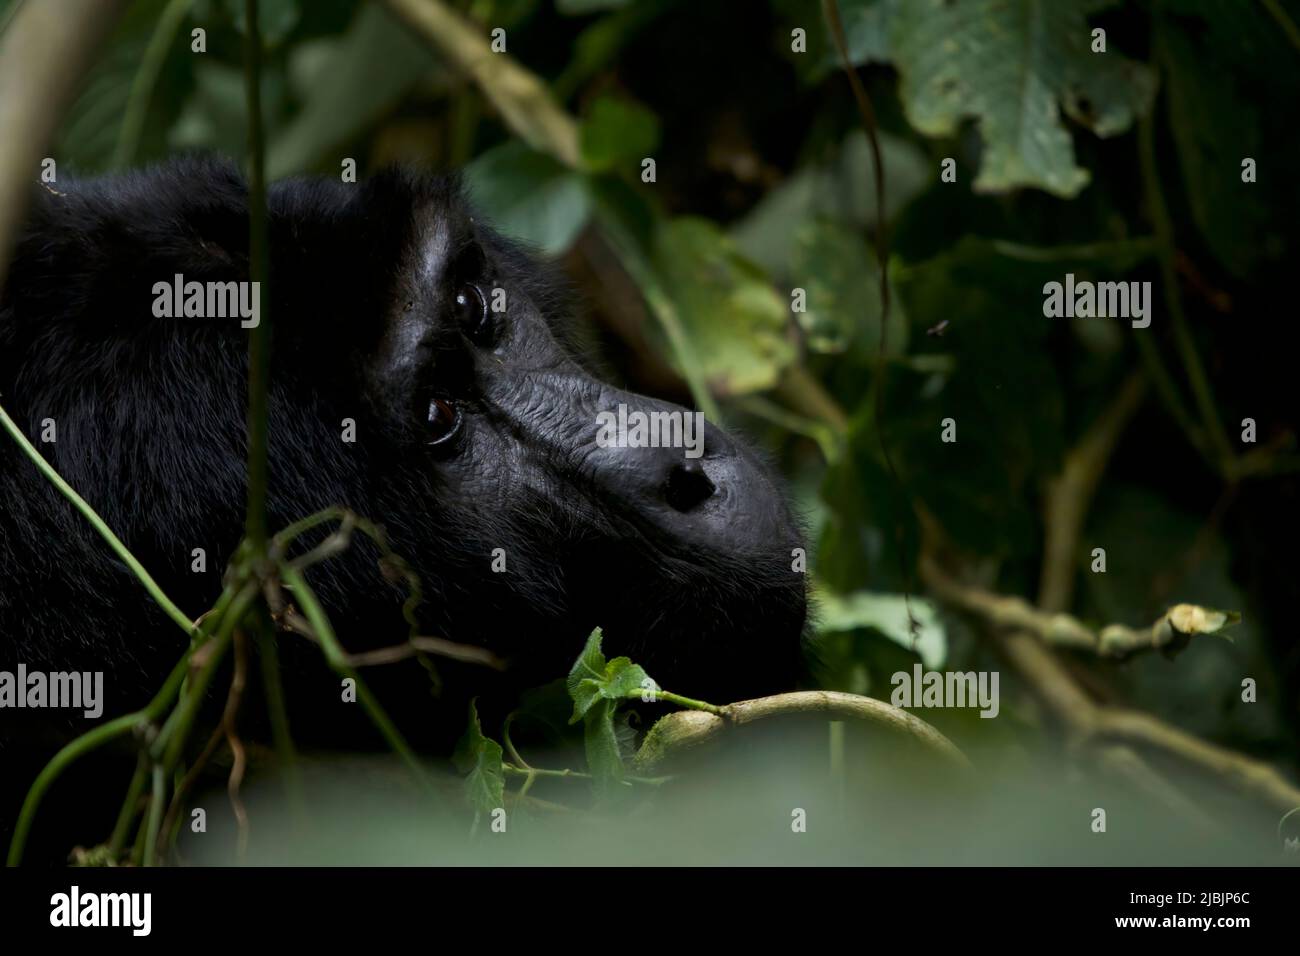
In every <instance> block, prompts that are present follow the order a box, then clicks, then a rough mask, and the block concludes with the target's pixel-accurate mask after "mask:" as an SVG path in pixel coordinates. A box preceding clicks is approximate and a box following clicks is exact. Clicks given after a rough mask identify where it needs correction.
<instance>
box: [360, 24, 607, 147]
mask: <svg viewBox="0 0 1300 956" xmlns="http://www.w3.org/2000/svg"><path fill="white" fill-rule="evenodd" d="M386 2H387V5H388V9H390V10H391V11H392V12H393V13H394V14H395V15H397V16H398V17H399V18H400V19H402V20H403V21H405V22H406V23H407V24H408V25H409V26H410V27H411V28H412V29H414V30H415V31H416V33H418V34H419V35H420V36H421V37H423V38H424V40H425V41H427V42H428V43H429V45H431V46H432V47H433V48H434V49H435V50H436V51H437V52H438V53H439V55H441V56H442V57H444V58H445V59H446V60H447V61H448V62H449V63H451V64H452V65H453V66H455V67H456V68H457V69H458V70H460V71H461V72H462V73H465V74H466V75H468V76H469V77H470V79H472V80H473V81H474V83H475V85H476V86H478V88H479V89H480V90H481V91H482V92H483V95H484V96H486V97H487V98H488V100H489V101H490V102H491V103H492V105H493V106H495V107H496V108H497V110H498V111H499V112H500V113H501V118H502V119H503V120H504V121H505V124H506V125H507V126H509V127H510V129H511V130H513V131H514V132H515V133H516V134H517V135H518V136H519V138H520V139H522V140H523V141H524V142H525V143H527V144H528V145H529V146H531V147H533V149H536V150H540V151H541V152H544V153H549V154H550V155H551V156H554V157H555V158H556V159H558V160H559V161H560V162H562V163H564V164H565V165H566V166H570V167H573V168H577V167H578V166H579V164H580V162H581V152H580V150H579V148H578V127H577V124H576V123H575V122H574V120H573V118H572V117H571V116H569V114H568V113H566V112H565V111H564V110H563V109H562V108H561V107H560V105H559V104H558V103H556V102H555V100H554V99H553V98H552V97H551V94H550V91H549V90H548V89H547V87H546V84H545V83H544V82H543V81H542V80H541V79H540V78H539V77H537V76H536V75H535V74H534V73H532V72H531V71H529V70H527V69H525V68H524V67H522V66H520V65H519V64H518V63H516V62H515V61H514V60H513V59H511V58H510V57H509V56H508V55H507V54H505V53H495V52H493V50H492V45H491V43H490V41H489V39H488V37H487V34H486V32H485V31H484V30H483V28H481V27H479V26H477V25H476V24H474V23H471V22H470V21H469V20H466V19H465V17H463V16H462V15H461V14H459V13H457V12H456V11H455V10H452V9H450V8H449V7H447V6H446V5H445V4H443V3H440V2H439V0H386Z"/></svg>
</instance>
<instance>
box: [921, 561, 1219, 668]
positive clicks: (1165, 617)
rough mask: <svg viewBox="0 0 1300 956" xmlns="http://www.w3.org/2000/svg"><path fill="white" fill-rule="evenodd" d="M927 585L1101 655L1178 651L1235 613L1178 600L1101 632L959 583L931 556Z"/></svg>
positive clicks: (1012, 624) (993, 618) (997, 623)
mask: <svg viewBox="0 0 1300 956" xmlns="http://www.w3.org/2000/svg"><path fill="white" fill-rule="evenodd" d="M926 560H927V561H929V562H930V564H931V565H932V566H931V567H930V568H929V569H928V578H927V580H929V582H930V586H931V588H932V589H933V590H934V592H935V593H936V594H937V595H938V596H939V597H940V598H942V599H943V601H944V602H945V603H948V604H951V605H953V606H954V607H957V608H960V609H961V610H963V611H967V612H969V613H972V614H975V615H978V616H979V617H982V618H984V619H985V620H987V621H988V622H989V624H991V625H993V626H994V627H997V628H1002V629H1006V630H1024V631H1028V632H1029V633H1030V634H1033V635H1034V636H1035V637H1037V638H1038V639H1039V640H1041V641H1043V642H1045V643H1047V644H1051V645H1054V646H1056V647H1066V648H1071V649H1074V650H1080V651H1088V652H1091V653H1093V654H1096V655H1097V656H1099V657H1109V658H1117V659H1122V658H1125V657H1129V656H1130V655H1132V654H1135V653H1138V652H1139V651H1150V650H1164V651H1166V652H1167V653H1172V652H1174V651H1177V650H1180V649H1181V648H1183V647H1184V646H1186V644H1187V642H1188V641H1189V640H1190V639H1191V638H1192V637H1193V636H1194V635H1197V634H1213V633H1215V632H1217V631H1219V630H1222V629H1223V628H1224V627H1227V626H1228V625H1230V624H1232V623H1234V622H1235V621H1236V615H1233V614H1229V613H1226V612H1223V611H1216V610H1213V609H1211V608H1204V607H1200V606H1199V605H1195V604H1176V605H1174V606H1173V607H1171V608H1170V609H1169V610H1168V611H1166V612H1165V613H1164V614H1162V615H1160V618H1159V619H1158V620H1157V621H1156V622H1155V623H1154V624H1152V625H1151V626H1150V627H1140V628H1134V627H1128V626H1127V625H1124V624H1111V625H1108V626H1106V627H1104V628H1102V629H1101V630H1100V631H1095V630H1093V629H1092V628H1089V627H1087V626H1085V625H1084V624H1083V623H1082V622H1080V621H1079V620H1078V619H1077V618H1074V617H1071V616H1070V615H1068V614H1060V613H1056V614H1053V613H1048V612H1047V611H1043V610H1039V609H1038V608H1036V607H1034V606H1033V605H1032V604H1030V603H1029V602H1028V601H1025V600H1023V599H1022V598H1018V597H1014V596H1006V595H1001V594H994V593H993V592H991V591H985V590H983V589H981V588H977V587H972V586H970V585H967V584H962V583H960V582H958V581H956V580H955V579H953V578H952V577H950V576H948V575H947V574H945V573H944V572H943V571H942V570H941V569H940V568H939V566H938V565H937V564H934V562H933V561H932V560H931V559H928V558H927V559H926Z"/></svg>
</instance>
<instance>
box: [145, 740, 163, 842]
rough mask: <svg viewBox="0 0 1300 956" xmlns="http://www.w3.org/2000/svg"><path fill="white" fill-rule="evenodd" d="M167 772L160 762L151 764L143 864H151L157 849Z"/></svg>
mask: <svg viewBox="0 0 1300 956" xmlns="http://www.w3.org/2000/svg"><path fill="white" fill-rule="evenodd" d="M166 782H167V772H166V771H165V770H163V766H162V764H160V763H155V764H154V765H153V798H152V799H151V800H150V801H149V820H148V829H147V830H146V831H145V836H144V865H145V866H153V865H155V863H156V861H155V859H154V854H155V853H157V851H158V831H159V830H160V829H161V828H162V806H163V788H164V786H166Z"/></svg>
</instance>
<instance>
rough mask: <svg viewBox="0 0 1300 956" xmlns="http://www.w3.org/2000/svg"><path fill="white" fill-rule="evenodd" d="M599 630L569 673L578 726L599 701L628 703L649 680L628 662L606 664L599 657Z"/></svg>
mask: <svg viewBox="0 0 1300 956" xmlns="http://www.w3.org/2000/svg"><path fill="white" fill-rule="evenodd" d="M601 636H602V635H601V630H600V628H596V629H595V630H594V631H592V632H591V635H590V636H589V637H588V638H587V645H586V646H585V647H584V648H583V650H582V654H581V655H579V657H578V659H577V661H575V662H574V665H573V669H572V670H570V671H569V677H568V680H567V682H566V686H567V688H568V691H569V696H570V697H571V698H572V699H573V717H572V719H571V720H570V721H569V722H570V723H575V724H576V723H577V722H578V721H579V720H582V719H583V718H584V717H586V716H587V715H588V713H589V712H590V711H591V709H592V707H594V706H595V705H596V704H597V703H598V702H599V701H601V700H611V701H619V700H627V699H628V698H631V697H635V696H638V695H639V694H640V693H641V689H642V686H643V684H644V682H645V681H647V680H649V679H650V677H649V675H648V674H646V672H645V670H644V669H643V668H641V667H640V665H637V664H633V663H632V661H631V660H630V659H629V658H626V657H616V658H614V659H613V660H612V661H608V662H607V661H606V660H605V655H604V654H603V653H601V650H600V642H601Z"/></svg>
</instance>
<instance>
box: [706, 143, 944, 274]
mask: <svg viewBox="0 0 1300 956" xmlns="http://www.w3.org/2000/svg"><path fill="white" fill-rule="evenodd" d="M880 152H881V157H882V159H883V160H884V166H885V212H886V215H887V216H888V218H889V219H890V220H891V221H892V220H893V219H896V218H897V217H898V214H899V213H900V212H901V211H902V210H903V208H904V207H905V206H906V205H907V204H908V203H910V202H911V201H912V200H913V199H914V198H915V197H916V196H917V195H918V194H920V193H921V192H922V191H923V190H924V188H925V186H926V184H927V183H929V182H930V181H931V180H932V179H933V177H934V165H933V163H931V162H930V161H929V159H928V158H927V157H926V156H925V154H924V153H922V152H921V150H919V149H918V148H917V147H916V146H914V145H913V144H912V143H909V142H907V141H906V140H903V139H900V138H899V137H897V136H891V135H889V134H888V133H883V132H882V133H881V134H880ZM874 171H875V160H874V159H873V158H872V154H871V144H870V142H869V141H868V139H867V134H866V133H865V132H863V131H862V130H854V131H853V132H852V133H850V134H849V135H848V136H846V137H845V138H844V141H843V142H842V143H841V144H840V145H839V147H838V148H836V149H834V150H832V151H831V152H830V154H829V155H827V156H824V157H820V158H818V159H817V160H815V161H813V162H809V163H807V164H806V165H804V166H801V167H799V169H797V170H796V171H795V172H794V173H792V174H791V175H790V176H789V177H787V178H786V179H785V180H784V181H783V182H782V183H781V184H780V185H778V186H777V187H776V188H775V189H773V190H772V191H771V192H769V193H768V194H767V195H766V196H764V197H763V198H762V200H760V201H759V203H758V205H756V206H755V207H754V208H753V209H752V210H751V211H750V212H749V214H748V215H746V216H745V217H744V218H743V219H742V220H740V222H739V223H737V224H736V225H735V226H733V227H732V230H731V235H732V237H733V238H734V239H735V240H736V244H737V246H738V247H739V248H740V250H741V252H742V253H744V254H745V255H746V256H748V257H749V258H751V259H753V260H754V261H755V262H757V263H758V264H759V265H761V266H763V267H764V268H765V269H767V270H768V271H769V272H770V273H771V274H772V275H773V276H776V277H778V278H780V279H794V278H796V276H795V274H794V273H793V272H792V270H793V269H794V268H795V262H794V254H795V236H796V234H797V233H798V231H799V230H800V229H801V228H802V227H803V226H805V225H806V224H807V223H810V222H817V221H828V220H829V221H834V222H837V223H842V224H844V225H846V226H849V227H853V228H857V229H859V230H861V231H863V232H864V233H865V231H866V230H867V228H868V227H873V226H875V224H876V222H877V221H878V220H879V218H880V217H879V213H878V211H877V209H876V188H875V176H874ZM794 284H796V285H797V284H798V283H797V282H796V283H794Z"/></svg>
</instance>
